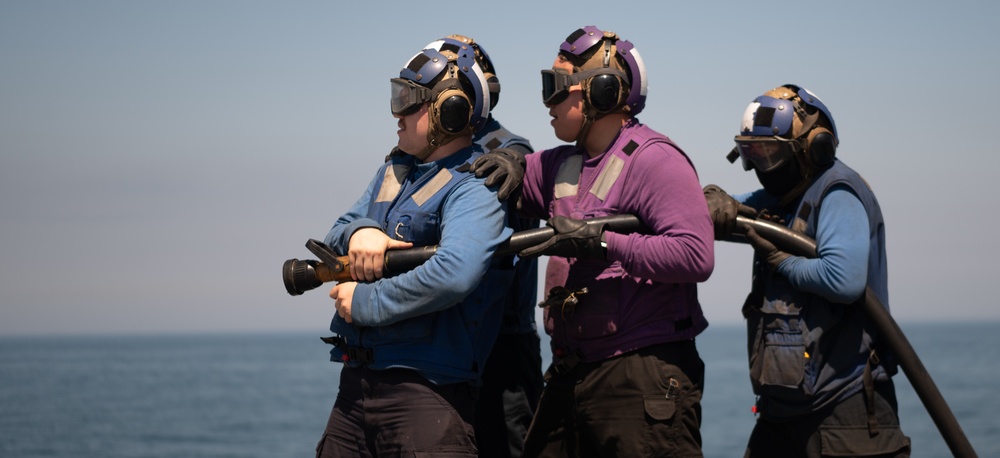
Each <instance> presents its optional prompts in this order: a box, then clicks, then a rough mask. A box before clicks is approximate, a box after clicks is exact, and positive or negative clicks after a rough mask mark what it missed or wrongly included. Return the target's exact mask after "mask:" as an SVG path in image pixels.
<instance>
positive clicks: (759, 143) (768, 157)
mask: <svg viewBox="0 0 1000 458" xmlns="http://www.w3.org/2000/svg"><path fill="white" fill-rule="evenodd" d="M735 140H736V151H737V152H739V154H740V159H741V160H742V162H743V170H750V169H751V168H754V169H757V171H758V172H761V173H767V172H770V171H772V170H774V169H776V168H778V167H779V166H781V165H782V164H784V163H785V162H786V161H788V160H789V159H790V158H792V157H794V156H795V153H797V152H799V150H800V149H801V147H800V145H799V142H798V140H789V139H785V138H781V137H755V136H746V135H737V136H736V138H735Z"/></svg>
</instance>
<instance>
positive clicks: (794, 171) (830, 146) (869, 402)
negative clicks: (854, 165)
mask: <svg viewBox="0 0 1000 458" xmlns="http://www.w3.org/2000/svg"><path fill="white" fill-rule="evenodd" d="M735 140H736V145H737V146H736V148H735V149H734V150H733V153H731V154H730V160H731V161H735V160H736V159H737V158H739V159H740V160H741V162H742V164H743V167H744V169H745V170H753V171H754V173H755V174H756V175H757V178H758V180H759V181H760V183H761V185H762V186H763V189H759V190H757V191H754V192H750V193H746V194H740V195H736V196H730V195H728V194H727V193H726V192H725V191H723V190H722V189H721V188H720V187H718V186H716V185H709V186H706V187H705V188H704V193H705V200H706V201H707V203H708V207H709V213H710V214H711V215H712V221H713V224H714V228H715V238H716V239H717V240H725V239H728V238H729V237H730V236H731V235H732V233H733V231H734V229H735V226H736V217H737V215H740V214H742V215H745V216H757V217H761V216H763V215H765V214H766V215H768V217H770V218H771V219H775V220H777V221H781V222H784V223H785V224H786V225H787V226H788V227H789V228H790V229H791V230H793V231H795V232H798V233H801V234H804V235H805V236H807V237H810V238H813V239H815V240H816V252H817V257H816V258H812V259H808V258H804V257H800V256H793V255H791V254H789V253H786V252H783V251H781V250H779V249H778V248H777V247H776V246H775V245H774V244H772V243H771V242H770V241H768V240H765V239H764V238H762V237H761V236H760V235H758V234H757V233H756V232H755V231H754V230H753V228H752V227H751V228H747V229H746V233H745V236H746V239H747V241H748V242H749V243H750V244H751V245H752V246H753V248H754V270H753V283H752V287H751V291H750V294H749V295H748V296H747V299H746V302H745V303H744V305H743V315H744V317H746V320H747V344H748V345H747V349H748V353H749V362H750V381H751V385H752V386H753V390H754V393H755V394H756V395H757V396H758V400H757V404H756V406H755V412H756V413H757V414H758V418H757V423H756V425H755V427H754V429H753V432H752V433H751V435H750V439H749V442H748V444H747V449H746V454H745V456H746V457H748V458H757V457H769V458H774V457H778V458H781V457H816V458H818V457H821V456H878V457H907V456H909V454H910V441H909V438H908V437H906V436H905V435H904V434H903V432H902V430H901V429H900V425H899V416H898V411H897V405H896V394H895V388H894V387H893V383H892V378H891V377H892V375H894V374H895V373H896V367H895V364H894V363H893V360H892V355H891V354H889V353H888V352H887V351H886V349H885V348H884V344H881V343H880V341H879V338H880V336H879V334H878V332H877V331H876V328H875V327H874V325H873V324H871V323H869V322H868V321H867V318H866V316H865V314H864V311H863V309H862V306H861V301H863V300H864V295H865V292H866V289H867V288H870V289H871V290H872V292H873V293H874V294H875V296H876V297H877V298H878V299H879V300H880V301H881V303H882V304H884V305H885V307H887V308H888V306H889V305H888V304H889V294H888V275H887V269H886V253H885V223H884V221H883V219H882V211H881V209H880V208H879V204H878V201H877V200H876V198H875V194H874V193H873V192H872V190H871V188H870V187H869V186H868V183H866V182H865V181H864V179H862V178H861V175H859V174H858V173H857V172H856V171H854V170H853V169H851V168H850V167H848V166H847V165H846V164H844V162H843V161H841V160H840V159H839V158H837V157H836V148H837V146H838V144H839V137H838V136H837V128H836V125H835V124H834V122H833V117H832V116H831V114H830V111H829V109H827V107H826V105H824V104H823V102H822V101H820V99H819V98H818V97H816V96H815V95H814V94H813V93H811V92H809V91H808V90H806V89H803V88H800V87H798V86H795V85H784V86H780V87H777V88H774V89H772V90H770V91H767V92H765V93H764V94H763V95H761V96H759V97H757V98H756V99H754V101H753V102H751V103H750V105H749V106H748V107H747V109H746V111H745V113H744V115H743V121H742V125H741V128H740V134H739V135H737V136H736V138H735Z"/></svg>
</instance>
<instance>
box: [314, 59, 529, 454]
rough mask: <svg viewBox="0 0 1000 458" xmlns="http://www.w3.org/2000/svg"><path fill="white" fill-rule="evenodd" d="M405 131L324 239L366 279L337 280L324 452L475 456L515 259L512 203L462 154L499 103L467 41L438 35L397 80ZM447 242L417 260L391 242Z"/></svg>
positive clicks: (394, 101) (320, 448) (395, 101)
mask: <svg viewBox="0 0 1000 458" xmlns="http://www.w3.org/2000/svg"><path fill="white" fill-rule="evenodd" d="M390 81H391V88H392V96H391V100H390V102H391V110H392V114H393V116H394V117H395V118H396V120H397V126H398V127H399V130H398V131H397V135H398V142H397V148H396V151H395V152H394V153H393V154H391V155H390V156H389V158H388V160H387V161H386V163H385V164H383V165H382V166H381V167H380V168H379V169H378V171H377V172H376V173H375V176H374V178H373V179H372V181H371V183H370V184H369V185H368V187H367V189H366V190H365V191H364V193H363V194H362V195H361V197H360V198H359V199H358V201H357V202H355V204H354V205H353V206H351V208H350V209H349V210H348V211H347V212H346V213H345V214H343V215H342V216H341V217H340V218H338V219H337V221H336V223H334V225H333V227H332V228H331V229H330V231H329V233H328V234H327V236H326V238H325V240H324V241H325V242H326V243H327V244H328V245H330V246H331V247H332V248H333V249H334V251H336V252H338V253H346V254H347V256H348V257H349V262H348V269H349V270H350V273H351V278H352V279H353V280H355V281H349V282H342V283H340V284H337V285H336V286H334V287H333V288H332V289H331V290H330V297H331V298H332V299H333V300H334V304H335V308H336V315H335V316H334V317H333V320H332V322H331V325H330V329H331V330H332V331H333V332H334V333H335V334H336V336H334V337H332V338H329V339H327V341H328V342H329V343H332V344H333V345H334V346H333V348H332V350H331V360H333V361H336V362H342V363H343V364H344V367H343V368H342V370H341V376H340V385H339V391H338V394H337V400H336V402H335V403H334V406H333V409H332V411H331V413H330V418H329V421H328V423H327V426H326V431H325V433H324V435H323V438H322V439H321V440H320V443H319V444H318V445H317V454H316V455H317V456H318V457H340V456H352V457H353V456H414V455H417V456H420V455H422V454H423V455H426V456H445V455H446V456H468V457H475V456H477V447H476V439H475V433H474V428H473V418H474V415H475V397H476V392H477V391H478V390H479V386H480V382H481V376H482V372H483V368H484V367H485V365H486V359H487V357H488V355H489V354H490V351H491V348H492V346H493V344H494V342H495V340H496V337H497V334H498V332H499V328H500V324H501V317H502V313H503V304H502V303H501V301H500V300H499V299H500V298H502V297H503V295H504V294H505V292H506V291H507V290H508V288H509V285H510V282H511V278H512V276H513V271H514V269H513V265H512V263H513V261H512V259H510V258H509V257H496V256H494V252H495V250H496V248H497V247H498V246H499V245H500V244H501V243H502V242H503V241H505V240H506V239H507V238H509V237H510V235H511V233H512V230H511V228H510V227H509V226H508V224H507V214H506V204H505V203H504V202H503V201H501V200H499V199H498V198H497V195H496V192H495V190H493V189H490V188H488V187H487V186H484V182H483V180H482V179H479V178H476V177H475V176H474V175H472V174H471V173H469V172H468V171H462V170H464V168H463V167H462V166H463V165H464V164H467V163H469V162H470V161H471V160H473V159H475V158H476V157H478V156H479V155H481V154H482V149H481V148H480V147H479V146H478V145H476V144H475V143H473V141H472V139H473V135H474V134H475V133H476V132H477V131H479V130H480V129H481V128H482V127H483V126H484V125H485V124H486V121H487V119H488V115H489V104H490V100H489V91H488V83H487V80H486V77H485V75H484V73H483V71H482V69H481V68H480V66H479V65H478V63H477V62H476V59H475V56H474V55H473V53H472V52H471V50H469V49H458V50H455V49H451V48H449V47H446V46H443V44H442V43H437V44H436V45H435V46H434V47H429V48H426V49H423V50H422V51H420V52H419V53H417V54H416V55H415V56H414V57H413V58H412V59H410V61H409V62H408V63H407V64H406V66H405V67H404V68H403V69H402V70H401V71H400V74H399V77H398V78H392V79H391V80H390ZM431 245H436V246H437V247H438V248H437V251H436V253H435V254H434V255H433V256H432V257H431V258H430V259H429V260H427V261H426V262H424V263H423V264H421V265H420V266H418V267H416V268H414V269H412V270H410V271H407V272H387V271H386V270H385V265H384V259H385V258H384V256H385V252H386V251H387V250H392V249H402V248H409V247H419V246H431Z"/></svg>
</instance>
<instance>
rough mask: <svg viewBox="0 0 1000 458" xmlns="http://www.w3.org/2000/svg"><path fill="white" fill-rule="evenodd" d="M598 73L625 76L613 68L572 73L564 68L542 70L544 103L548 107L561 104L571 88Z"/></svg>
mask: <svg viewBox="0 0 1000 458" xmlns="http://www.w3.org/2000/svg"><path fill="white" fill-rule="evenodd" d="M596 75H617V76H619V77H621V78H623V79H624V78H625V74H624V73H622V72H620V71H618V70H615V69H611V68H592V69H590V70H584V71H582V72H578V73H573V74H572V75H571V74H569V73H566V72H565V71H564V70H542V103H544V104H545V106H547V107H551V106H556V105H559V104H560V103H562V102H563V100H566V97H568V96H569V88H571V87H573V86H576V85H577V84H580V83H582V82H583V81H586V80H587V78H590V77H593V76H596Z"/></svg>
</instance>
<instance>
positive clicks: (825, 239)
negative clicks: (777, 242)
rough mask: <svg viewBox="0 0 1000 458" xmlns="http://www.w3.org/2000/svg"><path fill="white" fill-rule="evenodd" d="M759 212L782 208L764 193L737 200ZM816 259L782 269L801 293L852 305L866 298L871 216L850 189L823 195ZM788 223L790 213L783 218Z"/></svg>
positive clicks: (785, 264)
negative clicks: (862, 296) (859, 299)
mask: <svg viewBox="0 0 1000 458" xmlns="http://www.w3.org/2000/svg"><path fill="white" fill-rule="evenodd" d="M734 197H735V198H736V200H738V201H740V202H743V203H744V204H746V205H749V206H751V207H753V208H756V209H758V210H760V209H764V208H768V209H774V208H777V207H778V205H777V204H778V202H777V200H776V199H775V198H774V197H772V196H770V195H769V194H767V193H766V192H764V191H763V190H758V191H754V192H751V193H747V194H742V195H737V196H734ZM821 207H822V208H823V211H822V212H820V214H819V222H818V225H817V231H816V253H817V255H818V256H817V257H816V258H814V259H809V258H804V257H800V256H791V257H789V258H788V259H786V260H785V261H783V262H782V263H781V265H779V266H778V269H777V272H778V273H780V274H782V275H784V276H785V277H787V278H788V280H789V282H791V284H792V286H793V287H795V289H797V290H799V291H804V292H808V293H812V294H817V295H820V296H822V297H824V298H826V299H827V300H829V301H831V302H835V303H840V304H849V303H851V302H854V301H856V300H857V299H858V298H859V297H861V295H862V294H864V291H865V287H866V285H867V278H868V250H869V228H868V214H867V212H866V211H865V207H864V205H863V204H862V203H861V200H859V199H858V197H857V196H856V195H855V194H854V193H853V192H852V191H851V190H850V189H849V188H848V187H847V186H843V185H837V186H834V187H833V188H831V190H830V191H829V192H828V193H827V194H826V196H824V197H823V201H822V204H821ZM782 216H783V217H784V218H785V219H786V220H789V219H790V218H791V217H792V215H782Z"/></svg>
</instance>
